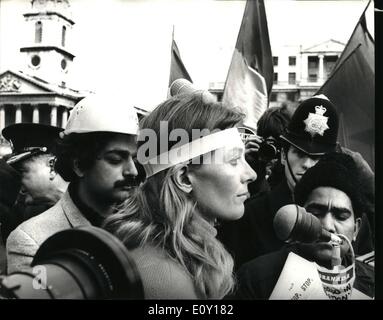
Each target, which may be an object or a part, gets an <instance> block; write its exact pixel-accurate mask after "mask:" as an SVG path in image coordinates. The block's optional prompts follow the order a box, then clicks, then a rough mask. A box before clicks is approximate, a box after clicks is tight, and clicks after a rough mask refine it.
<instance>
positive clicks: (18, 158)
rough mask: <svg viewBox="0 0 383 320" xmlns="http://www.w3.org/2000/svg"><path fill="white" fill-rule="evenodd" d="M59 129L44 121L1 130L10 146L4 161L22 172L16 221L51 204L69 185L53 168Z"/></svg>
mask: <svg viewBox="0 0 383 320" xmlns="http://www.w3.org/2000/svg"><path fill="white" fill-rule="evenodd" d="M62 130H63V129H62V128H58V127H54V126H49V125H43V124H36V123H17V124H12V125H10V126H8V127H6V128H4V129H3V131H2V134H3V136H4V137H5V138H6V139H7V140H8V141H9V142H10V144H11V146H12V149H13V152H12V154H11V155H10V156H8V157H7V163H8V164H9V165H11V166H12V167H13V168H14V169H16V170H17V171H18V172H19V173H20V175H21V190H20V194H19V197H18V199H17V202H16V205H15V207H14V208H13V213H14V215H15V216H16V215H17V216H18V218H19V221H18V223H21V222H23V221H25V220H28V219H29V218H31V217H33V216H35V215H37V214H40V213H41V212H44V211H45V210H47V209H49V208H50V207H52V206H53V205H54V204H55V203H56V202H57V201H58V200H59V199H60V198H61V197H62V195H63V194H64V192H65V190H66V188H67V186H68V183H67V182H65V181H64V180H63V179H62V178H61V176H60V175H59V174H57V172H56V171H55V170H54V159H55V157H54V155H53V150H54V147H55V141H56V140H57V139H58V137H59V133H60V132H61V131H62ZM16 226H17V224H16V225H15V226H14V228H16Z"/></svg>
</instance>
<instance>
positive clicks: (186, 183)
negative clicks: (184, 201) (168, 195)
mask: <svg viewBox="0 0 383 320" xmlns="http://www.w3.org/2000/svg"><path fill="white" fill-rule="evenodd" d="M173 179H174V182H175V184H176V185H177V187H178V188H180V189H181V190H182V191H183V192H185V193H190V192H192V190H193V186H192V184H191V182H190V179H189V176H188V166H187V165H186V164H184V165H180V166H179V167H176V168H174V173H173Z"/></svg>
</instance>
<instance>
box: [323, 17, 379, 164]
mask: <svg viewBox="0 0 383 320" xmlns="http://www.w3.org/2000/svg"><path fill="white" fill-rule="evenodd" d="M374 56H375V43H374V40H373V39H372V37H371V35H370V34H369V32H368V29H367V25H366V17H365V13H364V12H363V14H362V16H361V18H360V19H359V22H358V24H357V25H356V27H355V29H354V32H353V33H352V35H351V37H350V39H349V41H348V43H347V45H346V47H345V48H344V51H343V53H342V55H341V56H340V58H339V59H338V61H337V63H336V65H335V66H334V69H333V71H332V73H331V75H330V77H329V78H328V80H327V81H326V82H325V83H324V84H323V86H322V87H321V88H320V89H319V90H318V92H317V94H320V93H323V94H325V95H326V96H327V97H328V98H329V99H330V100H331V101H332V102H333V103H334V105H335V106H336V108H337V110H338V113H339V116H340V126H339V130H340V131H339V135H338V139H339V142H340V144H341V145H342V146H344V147H346V148H349V149H351V150H354V151H358V152H359V153H361V155H362V156H363V158H364V159H365V160H366V161H367V162H368V164H369V165H370V166H371V168H373V169H374V167H375V66H374V64H375V60H374Z"/></svg>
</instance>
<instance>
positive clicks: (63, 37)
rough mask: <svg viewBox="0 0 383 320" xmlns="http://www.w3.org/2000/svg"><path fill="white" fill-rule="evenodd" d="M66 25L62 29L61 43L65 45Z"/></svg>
mask: <svg viewBox="0 0 383 320" xmlns="http://www.w3.org/2000/svg"><path fill="white" fill-rule="evenodd" d="M65 36H66V27H65V26H63V27H62V30H61V45H62V46H63V47H65Z"/></svg>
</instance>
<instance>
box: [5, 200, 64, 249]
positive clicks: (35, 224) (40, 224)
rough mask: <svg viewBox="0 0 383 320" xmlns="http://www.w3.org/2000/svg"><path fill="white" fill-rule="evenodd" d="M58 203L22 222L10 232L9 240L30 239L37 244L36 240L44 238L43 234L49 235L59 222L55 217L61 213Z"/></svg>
mask: <svg viewBox="0 0 383 320" xmlns="http://www.w3.org/2000/svg"><path fill="white" fill-rule="evenodd" d="M59 202H60V201H59ZM59 202H58V203H56V204H55V205H54V206H53V207H51V208H49V209H48V210H46V211H44V212H42V213H40V214H39V215H37V216H34V217H32V218H30V219H28V220H26V221H24V222H22V223H21V224H20V225H18V226H17V228H16V229H15V230H13V231H12V232H11V234H10V235H9V237H10V238H11V239H12V238H15V239H18V238H23V237H24V238H25V237H30V238H33V239H35V240H36V242H39V240H38V238H40V236H43V237H44V236H45V233H50V231H51V230H53V229H54V228H53V225H55V224H57V223H58V222H59V220H58V219H57V215H58V214H60V213H61V212H62V210H60V203H59ZM35 237H37V238H35Z"/></svg>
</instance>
